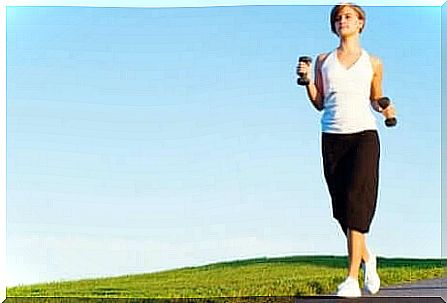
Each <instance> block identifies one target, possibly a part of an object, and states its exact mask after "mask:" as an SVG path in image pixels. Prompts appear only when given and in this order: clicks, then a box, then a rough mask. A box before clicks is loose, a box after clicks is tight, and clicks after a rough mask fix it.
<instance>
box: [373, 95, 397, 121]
mask: <svg viewBox="0 0 447 303" xmlns="http://www.w3.org/2000/svg"><path fill="white" fill-rule="evenodd" d="M377 102H378V103H379V105H380V107H381V108H383V109H385V108H387V107H388V105H390V102H391V101H390V99H389V98H388V97H382V98H380V99H379V100H377ZM396 124H397V119H396V118H388V119H386V120H385V125H386V126H387V127H392V126H395V125H396Z"/></svg>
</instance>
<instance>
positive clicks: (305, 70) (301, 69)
mask: <svg viewBox="0 0 447 303" xmlns="http://www.w3.org/2000/svg"><path fill="white" fill-rule="evenodd" d="M311 73H312V63H310V62H308V63H306V62H298V65H297V67H296V74H297V75H298V76H299V75H300V74H305V75H307V78H309V79H311Z"/></svg>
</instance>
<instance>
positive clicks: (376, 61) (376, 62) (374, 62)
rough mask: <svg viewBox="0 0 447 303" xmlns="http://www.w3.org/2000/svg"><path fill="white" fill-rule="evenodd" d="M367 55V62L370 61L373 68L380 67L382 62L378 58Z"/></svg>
mask: <svg viewBox="0 0 447 303" xmlns="http://www.w3.org/2000/svg"><path fill="white" fill-rule="evenodd" d="M368 55H369V60H370V61H371V64H372V66H373V67H374V68H379V67H381V66H382V60H381V59H380V58H379V57H378V56H376V55H374V54H371V53H368Z"/></svg>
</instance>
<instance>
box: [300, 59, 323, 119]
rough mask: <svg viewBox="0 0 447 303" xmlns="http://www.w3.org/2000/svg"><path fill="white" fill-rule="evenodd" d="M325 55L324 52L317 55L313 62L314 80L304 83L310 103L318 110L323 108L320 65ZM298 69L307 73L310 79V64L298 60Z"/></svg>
mask: <svg viewBox="0 0 447 303" xmlns="http://www.w3.org/2000/svg"><path fill="white" fill-rule="evenodd" d="M326 56H327V55H326V54H321V55H319V56H318V57H317V61H316V63H315V80H314V81H312V80H310V83H309V84H308V85H306V91H307V96H308V97H309V100H310V101H311V102H312V105H313V106H314V107H315V108H316V109H317V110H319V111H321V110H323V108H324V93H323V92H324V89H323V77H322V74H321V65H322V62H323V61H324V59H325V58H326ZM299 71H300V72H304V73H306V74H307V75H309V79H311V77H310V74H311V73H310V71H311V64H306V63H304V62H300V64H299Z"/></svg>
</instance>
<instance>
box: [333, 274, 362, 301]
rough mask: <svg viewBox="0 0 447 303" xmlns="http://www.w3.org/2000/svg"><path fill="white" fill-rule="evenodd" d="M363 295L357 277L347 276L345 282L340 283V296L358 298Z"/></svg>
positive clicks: (338, 293) (338, 291) (338, 289)
mask: <svg viewBox="0 0 447 303" xmlns="http://www.w3.org/2000/svg"><path fill="white" fill-rule="evenodd" d="M361 295H362V292H361V290H360V286H359V281H358V280H357V279H354V278H351V277H347V278H346V280H345V281H344V282H343V283H341V284H340V285H338V288H337V296H339V297H347V298H356V297H360V296H361Z"/></svg>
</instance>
